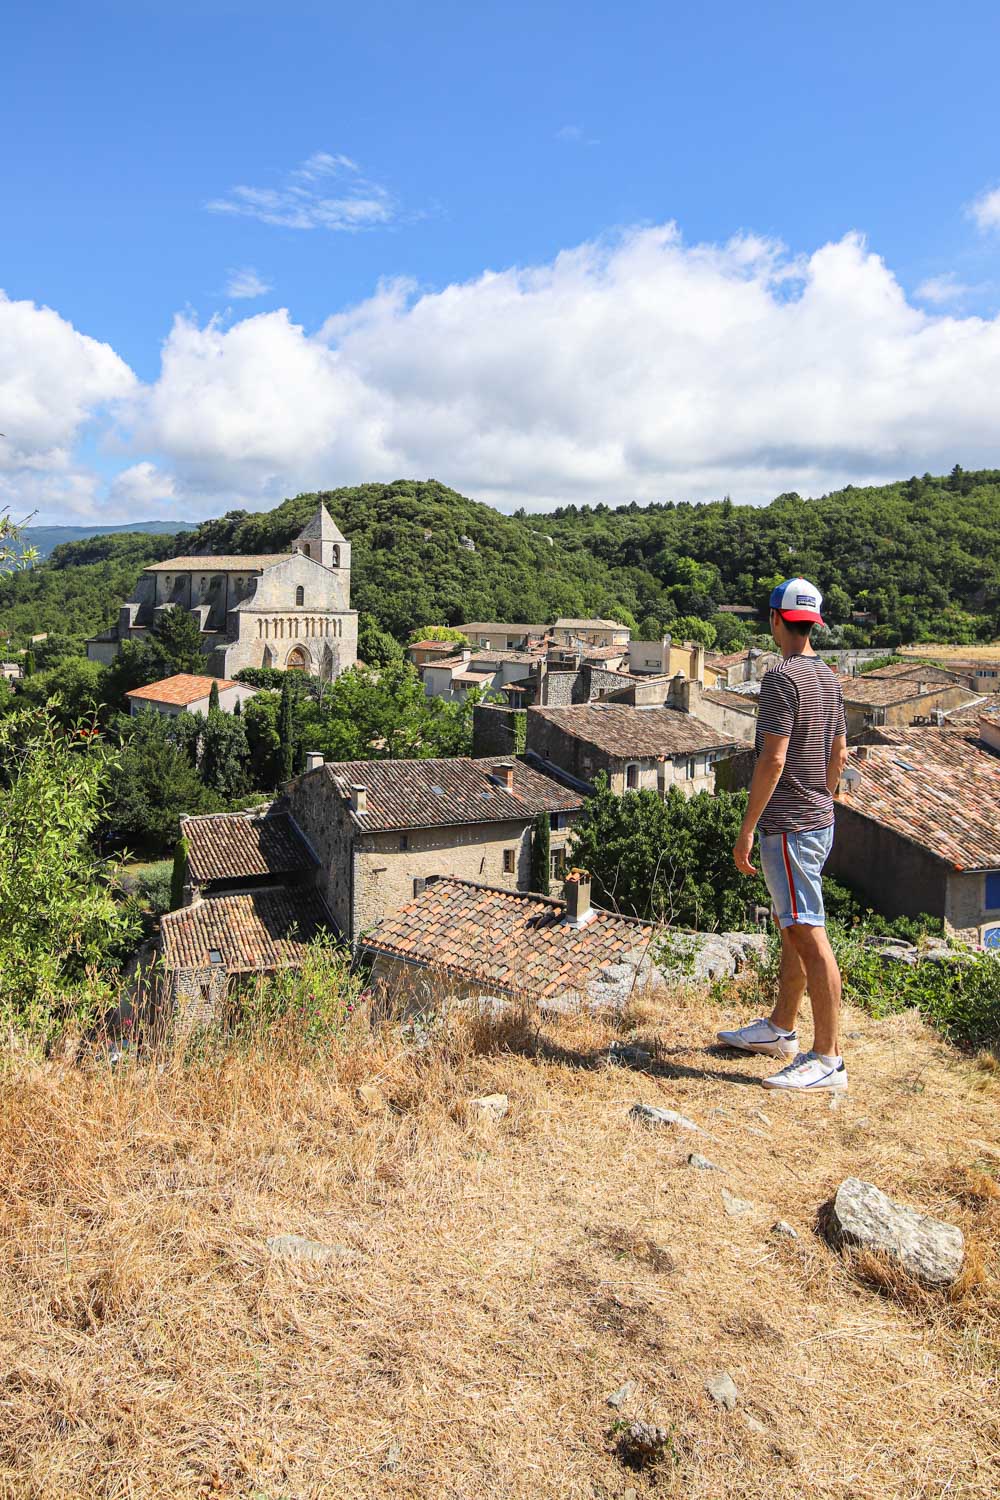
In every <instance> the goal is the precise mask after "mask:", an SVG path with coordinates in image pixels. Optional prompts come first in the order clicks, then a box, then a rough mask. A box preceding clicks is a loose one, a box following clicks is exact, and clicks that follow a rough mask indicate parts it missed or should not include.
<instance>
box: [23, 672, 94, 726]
mask: <svg viewBox="0 0 1000 1500" xmlns="http://www.w3.org/2000/svg"><path fill="white" fill-rule="evenodd" d="M106 674H107V668H106V667H103V666H102V665H101V664H100V662H96V661H88V660H87V658H86V657H85V656H67V657H65V658H63V659H62V660H61V661H58V662H57V663H56V665H55V666H53V667H50V668H49V669H48V670H47V671H44V672H35V674H34V675H33V676H31V677H27V678H25V680H24V682H23V683H22V684H21V690H20V693H19V694H18V696H19V697H20V699H21V700H22V701H23V702H24V703H26V704H27V703H32V704H35V705H37V706H39V707H40V706H41V705H42V704H44V703H46V702H48V703H51V706H52V714H53V716H54V717H55V718H56V719H57V720H58V722H59V723H60V724H62V726H63V728H65V729H69V728H72V727H73V726H74V725H75V724H76V723H77V722H78V721H79V720H80V719H82V718H84V717H86V718H92V717H93V716H94V715H96V714H98V713H99V712H100V711H101V710H102V709H103V707H104V699H105V687H104V679H105V677H106Z"/></svg>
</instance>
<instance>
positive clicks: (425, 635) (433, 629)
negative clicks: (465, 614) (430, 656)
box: [409, 625, 469, 646]
mask: <svg viewBox="0 0 1000 1500" xmlns="http://www.w3.org/2000/svg"><path fill="white" fill-rule="evenodd" d="M415 641H454V642H455V644H456V645H458V646H467V645H468V644H469V638H468V636H466V635H463V634H462V632H461V631H460V630H456V629H455V628H454V626H451V625H417V626H416V627H415V628H414V629H413V630H411V631H410V641H409V644H410V645H411V646H412V645H413V643H414V642H415Z"/></svg>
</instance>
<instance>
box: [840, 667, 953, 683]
mask: <svg viewBox="0 0 1000 1500" xmlns="http://www.w3.org/2000/svg"><path fill="white" fill-rule="evenodd" d="M900 677H902V678H910V679H912V680H913V681H914V682H941V683H945V684H947V685H950V686H952V687H954V686H955V684H956V683H957V682H958V677H957V675H956V673H954V672H948V671H946V670H945V669H944V667H931V666H924V665H923V664H922V663H921V662H918V661H896V662H892V663H891V664H890V665H889V666H888V667H876V668H875V670H874V672H862V673H861V674H860V678H851V679H850V680H851V681H858V680H860V681H862V682H865V681H867V682H871V681H872V680H873V679H874V680H875V681H876V682H878V681H890V680H892V679H898V678H900Z"/></svg>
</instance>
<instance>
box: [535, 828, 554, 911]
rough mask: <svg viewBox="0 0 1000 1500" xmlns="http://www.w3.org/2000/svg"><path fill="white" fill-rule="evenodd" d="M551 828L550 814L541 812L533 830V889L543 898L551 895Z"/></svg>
mask: <svg viewBox="0 0 1000 1500" xmlns="http://www.w3.org/2000/svg"><path fill="white" fill-rule="evenodd" d="M550 827H551V825H550V823H549V815H548V813H546V812H540V813H538V815H537V816H536V818H535V821H534V823H533V824H532V828H531V889H532V890H533V891H537V892H538V893H539V895H541V896H547V895H548V894H549V881H550V866H549V849H550V844H551V838H550Z"/></svg>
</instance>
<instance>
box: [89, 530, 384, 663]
mask: <svg viewBox="0 0 1000 1500" xmlns="http://www.w3.org/2000/svg"><path fill="white" fill-rule="evenodd" d="M167 609H183V610H186V611H187V612H188V613H189V614H190V615H191V616H192V618H193V619H195V620H196V621H197V623H198V627H199V629H200V631H201V637H202V649H203V650H204V652H205V655H206V657H207V663H206V666H207V670H208V671H209V672H211V673H212V674H213V675H214V676H216V677H227V678H228V677H233V676H235V674H236V673H237V672H238V671H239V670H240V669H241V668H242V667H277V668H279V669H284V670H296V671H301V672H308V673H310V674H311V675H313V676H320V677H322V678H324V679H326V680H330V681H332V680H333V679H334V678H335V677H337V676H339V674H340V673H341V672H342V671H344V670H345V668H347V667H350V666H353V664H354V663H355V662H356V661H357V658H358V616H357V611H356V610H353V609H352V608H351V544H350V542H348V541H347V540H346V538H345V537H344V536H342V534H341V532H340V531H339V529H338V527H337V525H336V523H335V522H334V520H333V518H332V517H331V516H330V514H329V512H328V511H327V509H326V507H325V506H323V505H320V506H319V507H318V509H317V511H316V514H315V515H314V516H313V518H312V520H311V521H310V522H309V524H308V525H307V526H306V527H305V529H304V530H303V531H302V532H300V534H299V535H298V536H297V537H296V538H295V540H294V542H293V543H292V546H291V551H289V552H282V553H273V554H267V555H254V554H251V555H248V556H239V557H236V556H233V557H197V556H194V557H173V558H170V559H169V560H167V561H166V562H159V563H152V564H151V565H150V566H149V567H148V568H145V569H144V570H143V572H142V575H141V576H140V578H139V582H138V583H137V584H136V586H135V589H134V590H133V592H132V594H131V595H130V597H129V598H128V599H127V600H126V602H125V603H124V604H123V605H122V607H121V610H120V611H119V615H118V623H117V624H116V625H115V626H113V627H112V628H111V629H110V630H108V631H105V632H104V634H103V635H99V636H95V637H93V639H91V640H89V641H88V642H87V655H88V656H89V657H90V658H91V660H92V661H102V662H105V663H107V662H111V661H113V660H114V657H115V656H116V655H117V653H118V649H119V647H120V645H121V643H122V641H127V640H132V641H134V640H140V641H141V640H144V639H146V637H147V635H148V632H149V630H150V627H151V626H152V625H153V624H154V622H155V621H156V619H157V617H158V616H159V615H161V614H162V612H163V611H164V610H167Z"/></svg>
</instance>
